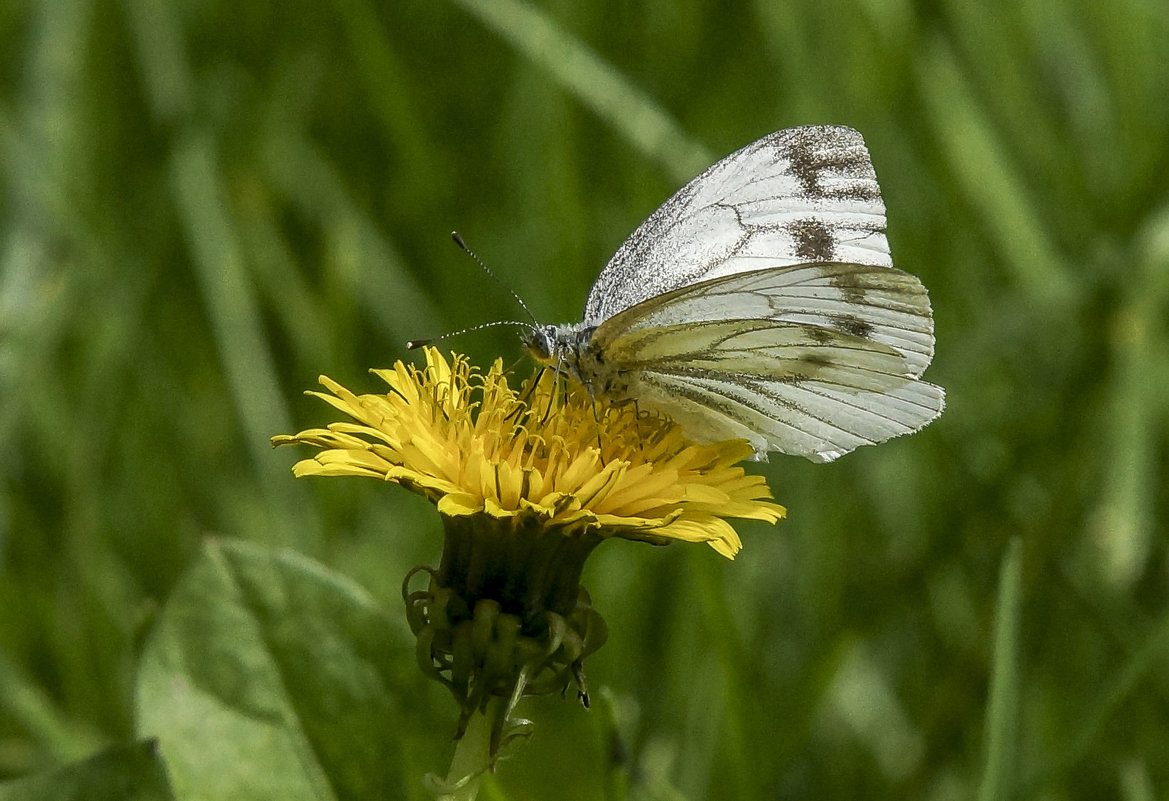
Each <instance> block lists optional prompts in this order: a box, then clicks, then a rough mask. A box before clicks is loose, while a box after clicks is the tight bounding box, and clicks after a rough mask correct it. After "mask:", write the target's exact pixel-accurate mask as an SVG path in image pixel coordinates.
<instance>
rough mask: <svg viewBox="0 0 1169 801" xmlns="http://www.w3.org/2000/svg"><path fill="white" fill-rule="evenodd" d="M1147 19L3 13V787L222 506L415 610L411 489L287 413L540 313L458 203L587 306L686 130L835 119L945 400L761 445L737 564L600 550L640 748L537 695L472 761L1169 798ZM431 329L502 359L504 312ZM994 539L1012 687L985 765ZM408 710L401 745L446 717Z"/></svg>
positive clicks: (105, 670) (182, 5)
mask: <svg viewBox="0 0 1169 801" xmlns="http://www.w3.org/2000/svg"><path fill="white" fill-rule="evenodd" d="M1167 46H1169V8H1167V7H1166V6H1165V5H1164V4H1162V3H1156V2H1149V1H1148V0H1118V2H1113V3H1108V4H1101V3H1090V2H1087V0H1064V1H1063V2H1059V1H1058V0H1029V2H1024V3H1013V2H1007V0H992V2H989V3H975V2H972V0H936V1H935V2H923V3H908V2H902V1H901V0H827V2H817V1H816V0H795V1H794V2H789V3H784V4H778V3H767V2H762V1H760V2H756V3H750V2H736V3H732V4H714V3H700V2H672V3H664V4H654V5H646V6H644V7H643V6H640V5H633V4H625V3H617V2H608V3H593V4H588V5H583V4H581V5H578V4H570V3H550V2H549V3H542V4H532V5H529V4H527V3H518V2H515V0H510V1H509V2H506V3H504V2H495V3H489V2H486V0H457V1H456V2H453V3H446V2H438V3H418V4H376V3H369V2H363V0H336V2H332V3H321V4H317V3H305V2H293V3H290V4H275V3H266V2H253V3H247V4H230V3H225V2H214V1H212V0H206V1H205V2H193V0H183V1H181V2H173V3H168V2H164V1H163V0H120V2H94V1H93V0H52V2H33V1H32V0H16V2H11V3H5V4H3V6H0V187H2V194H0V431H2V432H3V436H4V440H5V442H6V444H7V447H6V452H5V456H6V458H4V459H3V460H2V461H0V477H2V480H3V493H2V494H0V776H17V775H22V774H25V773H29V772H32V771H35V770H38V769H43V768H48V767H51V766H54V765H57V764H60V763H61V762H63V761H66V760H69V759H74V758H78V757H81V756H85V755H88V754H90V753H92V752H93V751H94V750H95V749H96V748H98V747H99V746H101V745H103V744H107V743H111V742H122V741H125V740H127V739H128V738H129V737H130V736H131V734H132V714H133V713H132V703H131V688H132V682H133V668H134V662H135V655H136V653H137V649H138V647H139V644H140V642H141V638H142V637H143V635H144V633H145V631H146V630H147V629H148V627H149V624H150V621H151V619H152V616H153V614H154V613H155V610H156V609H157V608H158V605H159V604H160V603H161V602H162V601H164V600H165V598H166V597H167V594H168V592H169V590H170V588H171V587H172V586H173V584H174V582H175V581H176V579H177V577H178V576H179V574H180V573H181V571H182V570H183V569H184V567H185V566H186V565H187V564H188V563H189V562H190V560H191V559H192V558H193V555H194V554H195V553H196V551H197V548H198V545H199V542H200V541H201V540H202V539H203V538H205V537H208V536H214V535H218V534H222V535H226V536H240V537H245V538H249V539H253V540H257V541H261V542H269V543H275V544H284V545H292V546H294V547H296V548H297V549H299V550H301V551H303V552H305V553H308V554H310V555H313V556H315V557H317V558H320V559H323V560H324V561H326V562H328V563H329V564H331V565H333V566H334V567H336V568H337V569H339V570H341V571H343V572H345V573H348V574H349V575H351V576H353V577H354V578H356V579H357V580H358V581H360V582H361V583H362V584H363V585H364V586H365V587H367V588H368V589H370V590H371V592H373V593H374V594H375V595H376V596H377V597H379V598H381V599H384V601H385V602H386V603H387V604H388V605H394V604H400V600H398V587H399V584H400V581H401V577H402V575H403V574H404V573H405V572H406V570H407V569H408V568H409V567H411V566H412V565H414V564H418V563H422V562H433V561H434V560H435V559H436V558H437V552H438V547H439V542H440V539H439V533H438V524H437V520H435V519H434V516H433V515H432V514H431V513H430V510H429V509H428V507H427V506H426V505H425V504H424V503H421V502H419V501H418V500H417V499H415V498H412V497H407V496H406V494H405V493H401V492H396V491H392V490H388V489H387V488H385V487H382V486H379V485H377V484H376V483H375V482H340V481H322V482H304V481H301V482H297V481H293V480H292V478H291V475H290V474H289V472H288V467H289V465H290V463H291V461H292V456H291V455H290V454H287V453H282V452H272V451H271V450H270V449H269V447H268V443H267V437H268V436H269V435H271V434H276V433H285V432H289V431H292V430H294V429H299V428H303V427H307V426H309V425H313V424H318V423H321V422H324V421H326V420H328V419H329V413H328V412H327V410H326V409H324V408H323V407H322V406H321V405H320V404H317V403H314V402H313V401H311V400H309V399H304V398H302V397H301V395H300V392H301V391H302V390H303V389H307V388H311V387H313V386H314V385H315V382H316V376H317V375H318V374H319V373H322V372H325V373H328V374H329V375H331V376H332V377H333V378H336V379H337V380H340V381H342V382H343V383H345V384H347V385H348V386H350V387H352V388H355V389H360V388H363V387H364V388H372V387H374V386H376V382H375V381H374V380H373V379H372V378H370V377H368V376H367V375H366V374H365V370H366V369H367V368H369V367H378V366H386V365H388V364H390V363H391V362H392V361H393V360H394V359H398V358H405V357H407V354H406V352H405V351H404V348H403V342H404V341H405V340H406V339H408V338H416V337H424V336H428V335H432V334H435V333H440V332H443V331H449V330H454V329H457V328H461V327H465V326H468V325H473V324H475V323H479V322H483V321H487V320H495V319H511V318H514V317H515V316H516V315H517V314H518V313H519V312H518V310H517V309H516V308H515V307H514V303H513V302H512V301H511V300H510V299H509V298H508V296H507V295H506V293H505V292H503V291H501V290H500V289H499V288H498V287H495V286H494V285H493V284H492V283H491V282H490V281H488V280H486V279H485V278H484V277H483V276H482V274H481V273H480V272H479V271H478V270H477V268H475V267H474V265H473V264H471V263H470V261H469V260H467V259H466V258H465V257H464V256H463V255H462V254H460V253H459V252H458V251H457V249H456V248H454V247H452V246H451V245H450V243H449V241H448V239H447V235H448V232H449V231H450V230H451V229H452V228H457V229H458V230H460V231H461V233H462V234H463V235H464V237H465V238H466V239H467V241H468V242H469V243H470V244H471V246H472V247H474V248H475V249H476V250H478V251H479V253H480V255H481V256H482V257H483V258H484V259H485V260H487V261H488V263H490V264H491V265H492V266H493V268H494V269H495V271H496V272H497V273H499V274H500V275H501V276H502V277H503V278H504V280H506V281H507V282H508V283H509V284H510V285H511V286H513V287H514V288H515V289H516V291H518V292H519V293H520V294H521V295H522V296H523V297H524V298H525V299H526V301H527V302H528V304H529V305H530V306H531V307H532V308H533V309H534V310H535V311H536V313H537V314H538V315H540V316H541V317H542V318H543V319H545V320H549V321H563V320H571V319H576V317H577V315H578V314H579V310H580V307H581V305H582V303H583V298H584V295H585V293H586V291H587V289H588V286H589V285H590V284H591V282H592V280H593V278H594V276H595V275H596V273H597V272H598V271H599V269H600V267H601V265H602V264H603V263H604V262H605V260H606V259H607V258H608V256H609V255H610V254H611V253H612V251H613V250H614V249H615V248H616V246H617V245H618V244H619V243H620V241H621V240H622V239H623V238H624V236H625V235H626V234H628V232H629V231H631V230H632V229H633V227H634V226H635V225H636V224H637V223H638V222H640V220H641V219H642V218H643V217H644V216H645V215H646V214H648V213H649V212H650V211H651V210H652V209H653V208H654V207H655V206H656V205H657V204H658V203H659V202H660V201H661V200H662V199H664V198H665V197H666V196H667V195H668V194H669V193H670V192H672V191H673V189H675V188H676V187H677V186H678V184H679V183H680V182H681V181H682V180H684V179H685V177H687V176H689V175H690V174H693V173H694V172H695V171H697V169H699V168H701V167H702V166H703V165H704V163H705V161H707V160H708V159H709V158H712V157H717V156H719V155H722V154H725V153H728V152H730V151H731V150H733V149H735V148H737V147H739V146H741V145H743V144H745V143H747V142H749V141H752V140H754V139H756V138H758V137H759V136H761V135H763V134H765V133H768V132H770V131H772V130H775V129H778V128H782V127H787V126H791V125H797V124H804V123H812V122H835V123H844V124H849V125H852V126H854V127H856V128H858V129H860V130H861V131H862V132H863V133H864V135H865V137H866V139H867V140H868V143H869V147H870V150H871V152H872V155H873V159H874V162H875V164H876V168H877V172H878V175H879V177H880V180H881V185H882V188H883V190H884V194H885V200H886V204H887V206H888V215H889V220H890V226H889V238H890V241H891V244H892V247H893V253H894V257H895V259H896V262H897V264H898V265H899V266H901V267H902V268H903V269H906V270H908V271H910V272H913V273H915V274H917V275H919V276H920V277H921V278H922V280H923V281H924V283H925V284H926V285H927V286H928V287H929V288H930V290H931V296H932V298H933V302H934V306H935V314H936V317H937V327H938V355H937V358H936V360H935V364H934V366H933V367H932V368H931V369H930V374H929V377H930V378H931V380H933V381H935V382H937V383H940V384H942V385H944V386H945V387H946V388H947V390H948V393H949V408H948V409H947V411H946V413H945V414H944V415H943V417H942V418H941V419H940V420H939V421H938V422H937V423H935V424H934V425H933V426H931V427H930V428H929V429H928V430H927V431H925V432H923V433H922V434H919V435H917V436H914V437H912V438H909V439H906V440H901V441H897V442H894V443H889V444H886V445H882V446H881V447H879V448H871V449H864V450H862V451H861V452H859V453H856V454H854V455H851V456H849V457H848V458H846V459H844V460H842V461H841V462H839V463H836V464H832V465H829V466H813V465H810V464H805V463H803V462H802V461H799V460H794V459H782V458H777V459H774V460H773V462H772V464H770V465H768V466H766V467H764V468H762V469H763V470H765V471H766V473H767V475H768V476H769V479H770V481H771V483H772V486H773V488H774V490H775V492H776V495H777V498H778V499H779V500H780V501H781V502H782V503H784V504H786V505H787V506H788V508H789V510H790V516H789V519H788V520H787V521H785V522H783V523H782V524H781V525H780V526H779V528H778V529H776V530H769V529H764V528H745V529H744V539H745V541H746V549H745V550H744V552H743V553H742V555H741V556H740V557H739V559H738V560H737V561H736V562H735V563H733V564H724V563H722V562H721V561H720V560H718V558H717V557H715V556H714V555H713V553H710V552H707V550H706V549H693V548H692V549H686V548H680V547H672V548H668V549H664V550H662V549H653V548H648V547H646V548H639V547H637V546H635V545H631V544H629V543H617V544H614V545H612V546H607V547H606V548H603V549H601V550H600V551H599V552H598V554H597V555H596V556H595V557H594V559H593V562H592V563H591V565H590V567H589V569H588V571H587V573H586V584H587V586H588V587H589V589H590V591H591V592H592V595H593V598H594V600H595V602H596V604H597V607H598V609H600V610H601V612H602V613H603V614H604V615H605V617H606V619H607V620H608V622H609V624H610V626H611V629H612V632H613V633H612V636H611V638H610V642H609V644H608V645H607V646H606V647H605V648H604V649H603V650H602V651H601V652H600V653H599V654H597V655H596V657H595V658H594V659H592V660H591V661H590V663H589V666H588V667H589V674H590V677H591V681H592V682H593V684H594V686H600V685H603V686H605V687H607V688H608V689H609V692H611V697H612V698H613V699H615V700H614V704H615V706H614V707H613V712H612V714H613V715H614V716H615V719H616V720H617V722H618V728H619V730H620V731H621V733H622V735H623V737H624V752H625V754H626V757H627V759H628V762H626V763H623V764H621V765H616V766H615V765H614V764H613V763H612V762H611V759H610V757H611V755H610V753H609V748H608V745H607V744H606V741H605V736H606V735H605V727H604V724H603V716H601V715H595V714H592V713H588V714H586V713H583V712H581V711H580V710H579V709H577V708H575V707H574V706H573V705H571V704H559V703H556V702H555V701H548V700H545V701H543V702H540V703H539V704H533V705H532V706H531V707H529V710H528V713H529V714H531V715H532V716H533V717H535V718H536V719H537V722H538V728H537V734H536V736H535V738H534V739H533V741H532V743H531V744H530V745H529V746H528V747H527V749H526V750H525V751H524V753H523V754H522V755H521V756H520V757H519V758H518V759H515V760H512V761H510V762H508V763H506V764H505V766H504V769H503V771H502V775H501V779H500V780H499V781H497V782H496V784H497V785H498V787H497V788H496V789H495V791H497V792H503V790H502V789H499V788H506V791H507V793H508V795H507V797H520V798H522V797H529V796H530V797H551V796H553V795H556V796H557V797H561V798H596V797H600V793H601V788H602V786H603V785H604V782H605V776H606V773H607V772H611V771H617V772H626V773H627V774H628V777H629V784H630V787H631V789H630V797H644V798H674V797H686V798H694V799H697V798H706V797H711V798H714V797H720V798H724V797H725V798H747V797H782V798H788V797H812V796H814V797H817V798H846V797H847V798H854V797H865V798H904V797H916V798H929V799H939V800H945V799H951V798H955V799H956V798H969V797H971V796H973V795H974V794H975V793H976V792H977V791H978V788H979V786H982V788H983V793H984V795H983V797H998V798H1003V797H1007V796H1008V795H1014V796H1017V797H1019V798H1045V799H1046V798H1051V799H1056V798H1061V799H1062V798H1068V799H1096V798H1102V797H1115V798H1124V799H1132V800H1133V801H1141V800H1143V799H1146V798H1153V797H1157V796H1158V795H1163V794H1164V793H1165V792H1169V790H1167V789H1166V788H1169V767H1167V766H1169V680H1167V678H1166V677H1167V676H1169V671H1166V666H1167V661H1169V642H1167V639H1169V637H1167V635H1166V632H1167V631H1169V611H1167V607H1166V600H1167V593H1166V582H1167V579H1169V577H1167V575H1166V572H1167V567H1169V560H1167V558H1166V539H1165V536H1164V535H1165V520H1166V501H1167V493H1166V486H1165V485H1166V482H1165V476H1166V469H1165V467H1166V465H1165V462H1166V436H1165V433H1166V430H1167V424H1169V403H1167V402H1166V397H1167V395H1166V392H1165V390H1164V387H1166V386H1169V332H1167V330H1166V321H1167V318H1169V314H1167V312H1169V103H1166V98H1169V60H1166V59H1165V58H1164V53H1165V52H1166V49H1167ZM451 344H452V346H455V347H457V348H458V349H459V350H462V351H465V352H468V353H470V354H471V355H472V357H473V358H474V359H475V360H476V361H478V362H480V363H484V362H486V361H488V360H490V359H493V358H495V356H497V355H500V354H503V355H504V358H505V359H507V360H512V359H518V358H519V348H518V347H517V343H516V342H515V339H514V336H513V335H510V334H508V333H506V332H500V331H498V330H488V331H484V332H480V333H477V334H474V335H470V336H466V337H463V338H460V339H458V340H456V341H453V342H452V343H451ZM1013 538H1018V539H1019V541H1020V542H1021V543H1022V546H1021V557H1020V559H1021V561H1020V565H1021V567H1020V568H1019V570H1020V574H1019V578H1018V583H1019V587H1018V598H1019V599H1020V600H1019V601H1018V604H1019V607H1018V615H1019V619H1018V621H1017V624H1016V631H1017V641H1016V642H1015V650H1016V653H1014V654H1013V655H1012V656H1013V658H1014V659H1015V660H1016V661H1017V664H1016V665H1015V667H1014V672H1015V676H1016V678H1015V679H1014V681H1015V682H1016V684H1015V686H1014V689H1013V691H1012V692H1013V693H1014V697H1015V698H1016V699H1017V701H1016V702H1015V703H1016V704H1017V720H1016V722H1015V728H1014V732H1013V734H1011V735H1010V737H1013V746H1011V750H1012V751H1013V753H1011V754H1010V758H1009V759H1007V760H1005V761H1004V762H1003V763H1001V764H999V763H996V765H998V767H1000V768H1003V769H1005V770H1009V771H1010V775H1009V776H1006V777H1004V776H1001V775H1000V776H998V777H997V778H996V779H994V780H993V783H992V784H993V787H992V790H987V787H989V786H992V784H982V782H983V775H984V774H983V771H984V763H985V762H986V760H987V749H988V748H990V747H991V746H992V743H988V742H987V740H988V739H993V737H988V733H987V730H986V729H984V720H985V718H986V715H987V707H988V699H989V696H990V688H991V680H990V671H991V667H992V664H994V663H995V662H994V658H993V655H992V645H993V638H992V634H993V627H994V620H995V603H996V592H997V587H998V582H999V569H1000V564H1001V563H1003V560H1004V559H1005V558H1006V555H1007V553H1008V543H1009V542H1010V541H1011V540H1012V539H1013ZM1000 626H1001V623H1000ZM433 698H434V710H435V715H436V716H437V719H438V720H439V721H442V722H443V725H441V726H435V725H433V724H431V723H429V722H427V721H416V722H413V725H415V726H416V727H417V729H418V739H419V742H420V748H429V747H430V746H429V745H426V744H425V743H429V742H430V741H432V740H434V739H435V738H444V737H445V736H446V733H447V730H446V728H445V723H446V722H447V721H448V720H450V719H453V713H452V710H451V709H448V708H446V706H445V705H444V699H442V698H441V696H440V695H438V694H435V695H434V696H433ZM992 729H993V727H992ZM554 760H555V762H554ZM549 764H556V765H557V770H556V771H555V772H554V774H555V775H551V776H550V775H548V772H547V770H546V766H547V765H549ZM440 768H441V765H436V766H435V769H436V770H438V769H440ZM996 769H997V768H996ZM568 779H571V781H572V783H573V786H574V787H575V788H576V789H572V790H565V789H564V783H565V782H566V781H567V780H568ZM987 781H988V782H989V781H990V780H989V779H988V780H987ZM994 788H999V789H997V791H996V790H995V789H994ZM485 792H492V790H490V789H489V790H488V791H485ZM637 793H640V795H638V794H637ZM672 794H673V795H672Z"/></svg>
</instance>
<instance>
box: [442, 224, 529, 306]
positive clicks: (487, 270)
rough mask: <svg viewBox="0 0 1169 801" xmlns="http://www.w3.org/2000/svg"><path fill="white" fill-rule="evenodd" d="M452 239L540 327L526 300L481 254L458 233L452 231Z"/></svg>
mask: <svg viewBox="0 0 1169 801" xmlns="http://www.w3.org/2000/svg"><path fill="white" fill-rule="evenodd" d="M451 239H453V240H454V241H455V244H456V245H458V246H459V247H460V248H462V249H463V252H464V253H466V254H467V255H468V256H470V257H471V258H472V259H474V260H475V263H476V264H478V265H479V268H480V269H481V270H483V272H485V273H487V275H488V276H489V277H490V278H491V280H492V281H494V282H495V283H497V284H499V285H500V286H501V287H503V288H504V289H506V290H507V293H508V294H509V295H511V296H512V297H513V298H515V301H516V303H518V304H520V308H521V309H523V310H524V311H525V312H526V313H527V315H528V316H529V317H531V318H532V324H533V325H539V322H537V320H536V315H534V314H532V310H531V309H529V308H528V304H526V303H524V299H523V298H521V297H520V296H519V295H518V294H517V293H516V291H515V290H514V289H512V288H511V287H510V286H508V285H507V284H505V283H504V282H503V281H502V280H501V279H500V277H499V276H498V275H496V274H495V273H493V272H492V271H491V268H490V267H488V266H487V264H486V263H485V262H484V261H483V259H481V258H479V254H478V253H476V252H475V251H473V250H471V248H470V247H468V246H467V243H466V242H464V241H463V237H461V236H460V235H459V232H458V231H451Z"/></svg>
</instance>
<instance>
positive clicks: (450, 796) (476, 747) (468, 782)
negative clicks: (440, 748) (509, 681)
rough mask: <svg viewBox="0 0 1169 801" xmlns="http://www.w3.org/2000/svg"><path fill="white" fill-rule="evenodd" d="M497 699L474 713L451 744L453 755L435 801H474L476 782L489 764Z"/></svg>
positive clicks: (477, 792)
mask: <svg viewBox="0 0 1169 801" xmlns="http://www.w3.org/2000/svg"><path fill="white" fill-rule="evenodd" d="M498 706H499V699H495V698H492V699H491V700H490V701H488V702H487V709H486V711H485V712H476V713H475V714H473V715H471V719H470V720H469V721H468V722H467V728H466V730H465V731H464V732H463V736H462V737H461V738H459V740H458V742H457V743H456V744H455V755H454V757H453V758H452V759H451V767H450V770H449V771H448V772H447V777H446V779H445V780H444V781H443V782H442V785H443V786H442V788H441V789H440V791H439V792H437V793H435V799H436V801H474V799H475V796H477V795H478V794H479V778H480V777H481V776H482V775H483V772H484V771H485V770H487V769H488V767H489V766H490V764H491V724H492V721H493V720H494V719H495V715H496V714H497V713H498V712H499V709H498Z"/></svg>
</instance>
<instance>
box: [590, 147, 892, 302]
mask: <svg viewBox="0 0 1169 801" xmlns="http://www.w3.org/2000/svg"><path fill="white" fill-rule="evenodd" d="M811 261H842V262H852V263H857V264H869V265H876V266H884V267H888V266H891V265H892V261H891V259H890V256H889V244H888V241H887V240H886V238H885V206H884V203H882V201H881V192H880V188H879V187H878V186H877V179H876V173H875V172H874V171H873V166H872V163H871V161H870V160H869V153H868V150H867V149H866V148H865V144H864V140H863V139H862V138H861V135H860V134H859V133H857V132H856V131H854V130H852V129H851V128H845V127H843V126H809V127H804V128H792V129H788V130H785V131H779V132H777V133H774V134H772V135H770V136H767V137H765V138H763V139H760V140H759V141H757V142H754V143H752V144H750V145H748V146H746V147H744V148H743V149H741V150H739V151H737V152H735V153H732V154H731V155H730V156H727V157H726V158H725V159H723V160H722V161H720V162H718V163H717V164H715V165H714V166H712V167H710V168H709V169H708V170H706V171H705V172H704V173H702V174H701V175H699V176H698V177H697V178H695V179H694V180H692V181H691V182H690V183H688V184H686V186H684V187H682V189H680V190H679V191H678V192H677V193H675V194H674V196H673V197H671V198H670V199H669V200H667V201H666V202H665V203H663V204H662V206H661V207H660V208H658V210H657V211H655V212H654V213H653V214H651V215H650V216H649V218H648V219H646V221H645V222H643V223H642V224H641V225H640V226H638V228H637V229H636V230H635V231H634V232H633V233H632V234H631V235H630V236H629V238H628V239H627V240H626V241H625V242H624V244H622V245H621V247H620V249H618V251H617V253H616V254H614V256H613V258H612V259H611V260H610V261H609V263H608V264H607V265H606V266H605V269H604V270H602V271H601V275H600V276H599V277H598V279H597V282H596V284H594V285H593V288H592V291H591V292H590V293H589V297H588V300H587V302H586V304H585V316H584V319H585V321H586V322H588V323H592V324H595V323H598V322H600V321H602V320H604V319H606V318H608V317H611V316H612V315H614V314H616V313H618V312H620V311H622V310H624V309H627V308H630V307H631V306H634V305H635V304H637V303H640V302H642V301H644V300H648V299H649V298H652V297H654V296H655V295H660V294H662V293H664V292H669V291H671V290H674V289H678V288H679V287H683V286H687V285H689V284H693V283H697V282H700V281H705V280H709V279H712V278H716V277H720V276H726V275H733V274H735V273H740V272H748V271H753V270H759V269H766V268H771V267H777V266H781V265H788V264H798V263H801V262H811Z"/></svg>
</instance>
